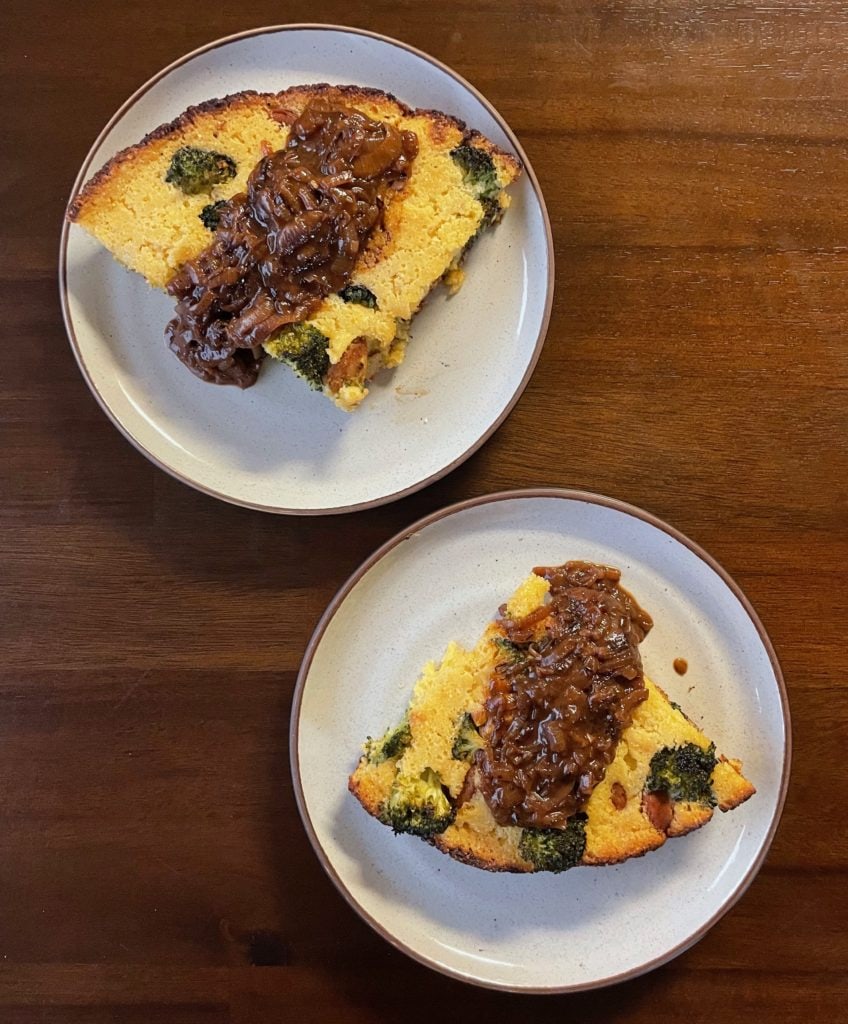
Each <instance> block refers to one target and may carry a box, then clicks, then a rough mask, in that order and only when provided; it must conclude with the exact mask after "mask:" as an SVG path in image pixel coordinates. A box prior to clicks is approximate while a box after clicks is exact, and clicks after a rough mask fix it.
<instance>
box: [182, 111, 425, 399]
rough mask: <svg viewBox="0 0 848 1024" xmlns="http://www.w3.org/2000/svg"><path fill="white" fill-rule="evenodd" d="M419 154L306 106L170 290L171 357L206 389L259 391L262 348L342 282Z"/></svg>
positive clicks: (407, 144)
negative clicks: (174, 302) (215, 386)
mask: <svg viewBox="0 0 848 1024" xmlns="http://www.w3.org/2000/svg"><path fill="white" fill-rule="evenodd" d="M417 152H418V140H417V138H416V136H415V133H414V132H408V131H404V132H402V131H399V130H398V129H397V128H395V127H394V126H392V125H389V124H385V123H383V122H381V121H373V120H371V119H370V118H369V117H366V116H365V115H364V114H362V113H360V112H359V111H356V110H350V109H347V108H345V107H342V106H339V105H338V104H331V103H330V102H329V101H327V100H325V99H318V100H315V101H313V102H312V103H310V104H309V105H308V106H307V107H306V108H305V109H304V110H303V112H302V113H301V115H300V116H299V117H298V118H297V120H296V121H295V122H294V123H293V124H292V126H291V131H290V134H289V137H288V141H287V143H286V146H285V148H283V149H281V150H279V151H278V152H275V153H270V154H269V155H267V156H265V157H264V158H263V159H262V160H261V161H260V162H259V164H258V165H257V166H256V168H255V169H254V170H253V172H252V174H251V175H250V178H249V179H248V182H247V191H246V192H245V193H240V194H238V195H236V196H233V197H232V199H230V200H229V201H228V202H227V203H226V204H225V205H224V206H223V207H222V208H221V211H220V220H219V222H218V226H217V228H216V230H215V238H214V241H213V242H212V244H211V245H209V246H208V247H207V248H206V249H204V250H203V252H201V253H200V254H199V255H198V256H197V257H196V258H195V259H193V260H189V261H188V262H187V263H186V264H185V265H184V266H183V267H182V268H181V269H180V271H179V272H178V273H177V275H176V276H175V277H174V278H173V280H172V281H171V282H170V284H169V285H168V291H169V292H170V294H171V295H174V296H175V297H176V298H177V299H178V302H177V309H176V315H175V317H174V318H173V320H171V322H170V323H169V324H168V328H167V331H166V337H167V339H168V344H169V346H170V348H171V350H172V351H173V352H174V354H175V355H176V356H177V357H178V358H179V359H181V360H182V361H183V362H184V363H185V365H186V366H187V367H188V368H189V369H190V370H191V371H192V372H193V373H195V374H196V375H197V376H198V377H200V378H201V379H202V380H205V381H209V382H210V383H214V384H236V385H237V386H238V387H242V388H246V387H250V385H251V384H253V383H255V381H256V378H257V375H258V373H259V364H260V362H261V360H262V357H263V355H264V353H263V350H262V343H263V342H265V341H267V340H268V339H269V338H270V337H271V336H272V335H273V334H275V333H276V332H277V331H279V330H280V328H281V327H284V326H285V325H286V324H291V323H296V322H298V321H301V320H304V319H306V318H307V317H308V316H309V315H310V314H311V313H313V312H314V311H315V309H316V308H317V306H318V305H319V304H320V302H321V300H322V299H324V298H325V297H326V296H327V295H329V294H330V293H331V292H336V291H339V290H340V289H341V288H343V287H344V286H345V284H346V283H347V282H348V280H349V278H350V275H351V271H352V270H353V266H354V264H355V263H356V260H357V258H358V257H359V255H360V252H361V251H362V248H363V246H364V244H365V242H366V241H367V239H368V237H369V235H370V234H371V232H372V231H373V230H374V228H375V227H376V226H377V225H378V224H380V223H381V221H382V217H383V210H384V206H385V201H386V194H387V192H389V190H391V189H398V188H400V187H402V185H403V184H404V182H405V180H406V178H407V176H408V175H409V170H410V166H411V163H412V161H413V160H414V159H415V156H416V155H417Z"/></svg>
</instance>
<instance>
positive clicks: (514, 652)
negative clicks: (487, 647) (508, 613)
mask: <svg viewBox="0 0 848 1024" xmlns="http://www.w3.org/2000/svg"><path fill="white" fill-rule="evenodd" d="M492 643H493V644H494V645H495V646H496V647H498V648H500V651H501V653H502V654H503V655H504V658H505V660H506V661H512V662H514V663H516V664H517V663H518V662H519V661H524V659H525V658H526V657H527V652H526V651H525V650H524V649H523V648H522V647H519V646H518V644H514V643H513V642H512V640H507V638H506V637H505V636H496V637H494V638H493V639H492Z"/></svg>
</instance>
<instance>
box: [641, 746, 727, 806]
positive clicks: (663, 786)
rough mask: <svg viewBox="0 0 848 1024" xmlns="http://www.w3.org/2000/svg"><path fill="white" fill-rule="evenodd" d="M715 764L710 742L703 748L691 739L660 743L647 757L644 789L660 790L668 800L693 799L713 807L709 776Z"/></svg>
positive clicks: (713, 748)
mask: <svg viewBox="0 0 848 1024" xmlns="http://www.w3.org/2000/svg"><path fill="white" fill-rule="evenodd" d="M715 766H716V756H715V744H714V743H711V744H710V745H709V747H708V748H707V749H706V750H702V749H701V748H700V747H699V746H697V745H696V744H694V743H684V744H683V746H680V747H663V748H662V750H658V751H657V752H656V754H654V756H653V757H652V758H651V764H650V768H649V770H648V778H647V781H646V782H645V790H646V792H648V793H655V792H656V791H657V790H664V791H665V792H666V793H668V795H669V796H670V797H671V799H672V800H687V801H688V800H693V801H695V802H697V803H701V804H709V806H710V807H714V806H715V802H716V798H715V794H714V793H713V790H712V785H711V784H710V779H711V778H712V774H713V769H714V768H715Z"/></svg>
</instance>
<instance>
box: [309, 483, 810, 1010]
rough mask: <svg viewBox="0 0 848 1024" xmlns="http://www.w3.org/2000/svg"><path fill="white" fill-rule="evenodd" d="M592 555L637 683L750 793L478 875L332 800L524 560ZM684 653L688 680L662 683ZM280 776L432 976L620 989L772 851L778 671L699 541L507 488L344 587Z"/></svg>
mask: <svg viewBox="0 0 848 1024" xmlns="http://www.w3.org/2000/svg"><path fill="white" fill-rule="evenodd" d="M568 559H589V560H591V561H597V562H606V563H608V564H611V565H615V566H617V567H619V568H620V569H621V570H622V573H623V582H624V584H625V586H626V587H627V588H628V589H630V590H631V591H632V593H633V594H634V595H635V596H636V598H637V599H638V601H639V602H640V604H641V605H642V606H643V607H644V608H645V609H646V610H647V611H649V612H650V614H651V615H652V616H653V619H654V623H655V625H654V628H653V630H652V631H651V633H650V634H649V635H648V637H647V639H646V640H645V643H644V644H643V645H642V656H643V660H644V665H645V670H646V672H647V674H648V675H649V676H650V677H651V678H652V679H653V680H655V681H656V682H657V683H659V684H660V685H661V686H662V687H664V688H665V689H666V690H667V692H668V693H669V695H670V696H671V698H672V699H677V700H678V701H680V702H681V703H682V704H683V707H684V708H685V709H686V711H687V713H689V714H690V715H691V717H692V718H693V719H694V721H695V722H696V723H697V724H699V725H700V726H702V727H703V729H704V730H705V731H706V732H707V734H708V735H709V736H710V737H711V738H712V739H714V740H715V741H716V744H717V746H718V748H719V749H720V750H724V751H727V752H728V753H729V754H730V755H731V756H734V757H739V758H741V759H742V760H743V762H744V765H745V773H746V775H747V776H748V777H749V778H750V779H751V780H752V781H753V782H754V784H755V785H756V787H757V793H756V795H755V796H754V797H753V798H751V799H750V800H749V801H748V802H747V803H745V804H743V805H742V806H741V807H739V808H737V810H735V811H734V812H732V813H729V814H721V813H718V812H717V813H716V815H715V816H714V818H713V820H712V821H711V822H709V823H708V824H707V825H706V826H705V827H704V828H703V829H701V830H700V831H698V832H695V833H693V834H692V835H689V836H687V837H685V838H682V839H675V840H672V841H670V842H668V843H666V845H665V846H663V847H662V848H661V849H659V850H657V851H656V852H653V853H649V854H648V855H647V856H645V857H643V858H639V859H635V860H632V861H629V862H627V863H624V864H621V865H619V866H616V867H604V868H585V867H584V868H576V869H574V870H572V871H568V872H565V873H564V874H561V875H552V874H539V875H508V874H507V875H504V874H489V873H488V872H485V871H480V870H478V869H475V868H471V867H468V866H466V865H464V864H460V863H458V862H456V861H454V860H452V859H451V858H450V857H447V856H445V855H444V854H442V853H439V852H438V851H437V850H435V849H434V848H432V847H430V846H428V845H427V844H426V843H422V842H421V841H420V840H419V839H417V838H415V837H413V836H395V835H393V834H392V832H391V831H390V830H389V829H387V828H385V827H384V826H383V825H380V824H379V823H378V822H377V821H375V820H374V819H373V818H370V817H369V816H368V815H367V814H366V813H365V812H364V811H363V810H362V808H361V807H360V806H359V804H358V803H357V802H356V800H355V799H354V798H353V797H352V796H350V795H349V794H348V792H347V776H348V774H349V773H350V771H351V770H352V769H353V768H354V766H355V765H356V762H357V759H358V755H359V751H360V749H361V744H362V741H363V739H364V738H365V737H366V736H368V735H372V736H378V735H381V734H382V732H383V731H384V730H385V728H386V727H387V726H388V725H389V724H390V723H391V722H394V721H397V719H398V718H399V717H400V715H401V713H402V711H403V709H404V708H405V707H406V704H407V702H408V699H409V696H410V693H411V689H412V686H413V684H414V682H415V680H416V678H417V676H418V673H419V670H420V669H421V667H422V666H423V665H424V663H425V662H426V661H428V660H429V659H431V658H439V657H440V656H441V654H442V651H443V650H444V648H445V646H446V644H447V642H448V640H451V639H454V640H457V641H459V642H460V643H463V644H466V645H472V644H473V643H474V642H475V641H476V640H477V638H478V636H479V634H480V633H481V631H482V629H483V627H484V625H485V624H486V622H487V621H488V620H489V619H490V618H491V617H492V616H493V614H494V613H495V612H496V610H497V608H498V606H499V604H500V603H501V602H502V601H503V600H504V599H505V598H506V597H507V596H508V595H509V594H510V593H511V592H512V590H513V589H514V588H515V587H516V585H517V584H518V583H520V582H521V580H523V579H524V578H525V577H526V576H527V574H528V573H529V571H530V569H531V568H532V567H533V566H534V565H539V564H543V565H544V564H548V565H550V564H555V563H561V562H565V561H567V560H568ZM679 657H682V658H685V659H686V660H687V661H688V663H689V670H688V672H687V673H686V675H684V676H682V677H681V676H678V675H676V674H675V672H674V670H673V668H672V662H673V660H674V659H675V658H679ZM291 729H292V736H291V751H292V768H293V774H294V779H295V791H296V793H297V795H298V802H299V806H300V810H301V814H302V816H303V820H304V822H305V824H306V828H307V831H308V832H309V835H310V838H311V840H312V843H313V845H314V846H315V849H316V851H317V853H318V856H319V857H320V859H321V861H322V863H323V865H324V867H325V868H326V870H327V871H328V872H329V874H330V876H331V878H332V879H333V881H334V882H335V883H336V885H337V886H338V888H339V889H340V890H341V892H342V894H343V895H344V896H345V898H346V899H347V900H348V902H349V903H350V904H351V905H352V906H353V907H354V908H355V909H356V910H357V911H358V912H359V913H360V914H361V915H362V916H363V917H364V918H365V920H367V921H368V922H369V923H370V924H371V925H372V926H373V927H374V928H376V929H377V931H378V932H380V934H382V935H383V936H384V937H385V938H387V939H388V940H389V941H390V942H392V943H394V944H395V945H396V946H398V947H399V948H400V949H402V950H404V951H405V952H406V953H408V954H410V955H411V956H413V957H415V958H416V959H418V960H421V961H422V962H423V963H425V964H428V965H429V966H431V967H434V968H436V969H437V970H440V971H443V972H444V973H446V974H450V975H453V976H454V977H457V978H461V979H463V980H465V981H470V982H474V983H477V984H480V985H486V986H489V987H492V988H501V989H509V990H514V991H526V992H565V991H573V990H577V989H584V988H592V987H596V986H600V985H606V984H610V983H612V982H615V981H621V980H623V979H625V978H628V977H632V976H633V975H636V974H640V973H642V972H644V971H647V970H650V969H651V968H653V967H656V966H658V965H659V964H661V963H664V962H665V961H667V960H669V959H671V958H672V957H673V956H676V955H677V954H678V953H680V952H682V951H683V950H684V949H686V948H687V947H688V946H690V945H691V944H692V943H693V942H695V941H697V939H699V938H700V937H701V936H702V935H704V933H705V932H706V931H707V930H708V929H709V928H710V927H711V926H712V925H714V924H715V923H716V921H717V920H718V919H719V918H720V917H721V916H722V914H724V913H725V912H726V911H727V910H728V909H729V908H730V907H731V906H732V905H733V903H734V902H735V901H736V900H737V899H738V898H739V897H740V895H741V894H742V893H743V892H744V890H745V888H746V887H747V886H748V884H749V883H750V882H751V880H752V878H753V877H754V874H755V873H756V871H757V869H758V868H759V866H760V864H761V863H762V860H763V858H764V856H765V854H766V851H767V850H768V847H769V844H770V842H771V839H772V836H773V834H774V831H775V828H776V826H777V821H778V818H779V816H780V811H781V808H782V806H783V800H784V795H785V792H786V785H787V780H788V771H789V748H790V735H789V716H788V707H787V703H786V693H785V690H784V686H783V680H782V677H781V674H780V668H779V666H778V663H777V660H776V658H775V655H774V651H773V650H772V647H771V644H770V642H769V640H768V637H767V636H766V634H765V631H764V630H763V627H762V625H761V623H760V621H759V619H757V617H756V614H755V613H754V611H753V609H752V608H751V606H750V604H749V603H748V601H747V600H746V598H745V597H744V596H743V594H742V593H741V591H740V590H739V588H738V587H737V586H736V584H735V583H733V581H732V580H731V579H730V578H729V577H728V575H727V574H726V573H725V572H724V571H723V570H722V569H721V568H720V567H719V566H718V565H717V564H716V563H715V562H714V561H713V560H712V559H711V558H710V557H709V556H708V555H706V554H705V553H704V552H703V551H701V550H700V549H699V548H698V547H697V546H696V545H695V544H693V543H692V542H691V541H689V540H687V539H686V538H685V537H683V536H682V535H681V534H679V533H677V532H676V531H675V530H673V529H672V528H671V527H669V526H666V525H665V524H663V523H661V522H660V521H659V520H657V519H655V518H653V517H652V516H650V515H648V514H647V513H645V512H642V511H640V510H638V509H636V508H632V507H631V506H627V505H623V504H621V503H619V502H615V501H612V500H610V499H608V498H601V497H598V496H596V495H590V494H582V493H580V492H566V491H521V492H514V493H511V494H500V495H492V496H489V497H485V498H479V499H475V500H472V501H469V502H464V503H463V504H461V505H455V506H453V507H451V508H448V509H445V510H443V511H441V512H437V513H436V514H434V515H432V516H430V517H428V518H427V519H424V520H422V521H421V522H419V523H416V524H415V525H414V526H412V527H411V528H410V529H409V530H407V531H405V532H404V533H402V534H399V535H398V536H397V537H395V538H394V539H393V540H391V541H389V542H388V543H387V544H385V545H384V546H383V547H382V548H381V549H380V550H379V551H377V552H376V554H374V555H373V556H372V557H371V558H370V559H369V560H368V561H367V562H366V563H365V564H364V565H363V566H362V567H361V568H360V569H359V570H358V571H357V572H356V573H354V575H353V576H352V577H351V579H350V580H349V581H348V582H347V583H346V584H345V586H344V587H343V588H342V590H341V591H340V592H339V594H338V595H337V597H336V598H335V599H334V601H333V602H332V604H331V605H330V607H329V608H328V609H327V612H326V613H325V615H324V617H323V618H322V619H321V621H320V623H319V624H318V627H317V629H316V631H315V634H314V636H313V638H312V640H311V642H310V645H309V647H308V649H307V652H306V657H305V659H304V663H303V667H302V669H301V673H300V677H299V679H298V685H297V690H296V694H295V701H294V708H293V713H292V725H291Z"/></svg>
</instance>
